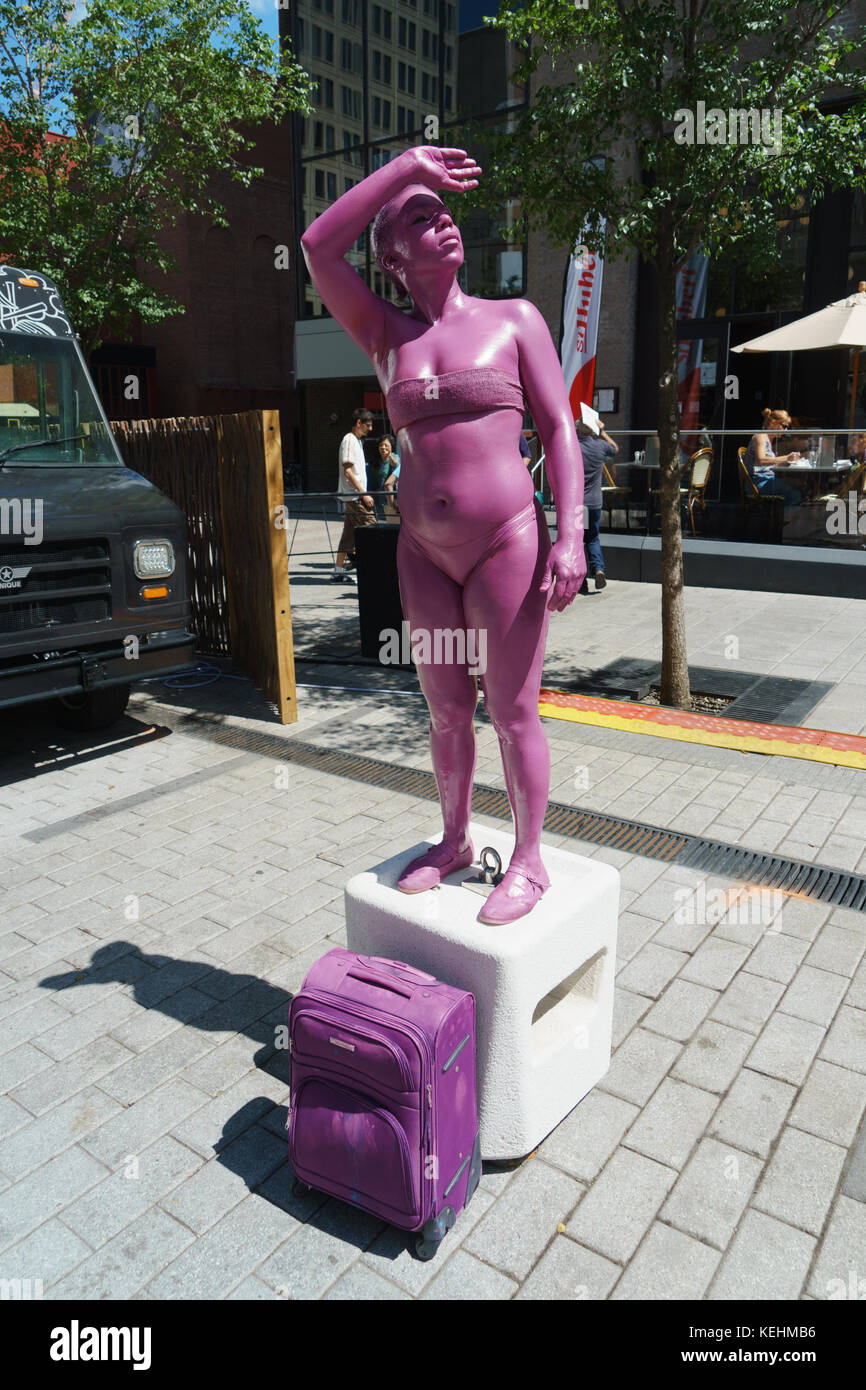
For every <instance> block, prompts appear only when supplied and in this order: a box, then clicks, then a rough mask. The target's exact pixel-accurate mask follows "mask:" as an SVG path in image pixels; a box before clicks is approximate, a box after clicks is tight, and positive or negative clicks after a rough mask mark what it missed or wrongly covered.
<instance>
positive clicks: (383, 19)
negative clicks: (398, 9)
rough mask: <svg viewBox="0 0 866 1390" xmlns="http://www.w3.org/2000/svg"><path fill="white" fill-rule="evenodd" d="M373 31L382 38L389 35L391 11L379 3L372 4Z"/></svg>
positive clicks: (388, 37)
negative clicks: (384, 8)
mask: <svg viewBox="0 0 866 1390" xmlns="http://www.w3.org/2000/svg"><path fill="white" fill-rule="evenodd" d="M373 33H374V34H378V35H379V36H380V37H381V38H383V39H390V37H391V13H390V11H389V10H383V9H382V6H381V5H374V6H373Z"/></svg>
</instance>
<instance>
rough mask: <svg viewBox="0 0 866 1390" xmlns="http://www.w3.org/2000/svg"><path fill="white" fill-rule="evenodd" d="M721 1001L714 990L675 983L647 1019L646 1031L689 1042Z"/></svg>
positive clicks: (645, 1022) (677, 981)
mask: <svg viewBox="0 0 866 1390" xmlns="http://www.w3.org/2000/svg"><path fill="white" fill-rule="evenodd" d="M718 998H719V995H718V992H717V991H716V990H714V989H707V988H706V987H705V986H704V985H694V984H689V983H688V982H687V981H685V980H681V979H676V980H672V981H671V983H670V984H669V985H668V987H667V989H666V990H665V992H664V994H663V995H662V996H661V998H660V999H658V1000H657V1001H656V1003H655V1004H654V1005H653V1007H652V1008H651V1009H650V1011H649V1013H648V1014H646V1015H645V1016H644V1020H643V1022H644V1027H645V1028H648V1029H649V1030H650V1031H651V1032H653V1033H663V1034H664V1035H665V1037H668V1038H674V1039H675V1040H676V1041H677V1042H683V1043H684V1042H688V1040H689V1038H690V1037H691V1036H692V1034H693V1033H694V1031H695V1029H696V1028H698V1027H699V1026H700V1024H701V1023H702V1022H703V1020H704V1019H705V1018H706V1016H707V1014H708V1013H709V1011H710V1009H711V1008H712V1006H713V1004H714V1003H715V1002H716V1000H717V999H718Z"/></svg>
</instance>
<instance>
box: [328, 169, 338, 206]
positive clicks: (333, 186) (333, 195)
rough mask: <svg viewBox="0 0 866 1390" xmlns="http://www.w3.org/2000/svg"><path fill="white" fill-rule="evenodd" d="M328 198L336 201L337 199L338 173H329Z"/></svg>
mask: <svg viewBox="0 0 866 1390" xmlns="http://www.w3.org/2000/svg"><path fill="white" fill-rule="evenodd" d="M328 199H329V201H330V202H332V203H334V202H336V201H337V175H336V174H329V175H328Z"/></svg>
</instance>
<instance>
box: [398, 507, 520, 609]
mask: <svg viewBox="0 0 866 1390" xmlns="http://www.w3.org/2000/svg"><path fill="white" fill-rule="evenodd" d="M535 525H543V526H544V528H545V530H546V529H547V521H546V519H545V517H544V513H543V512H542V510H541V507H540V506H539V504H538V499H537V498H533V500H532V501H531V502H530V503H529V504H528V505H527V506H526V507H524V508H523V511H521V512H518V513H517V515H516V516H512V517H509V519H508V520H507V521H503V522H502V523H501V525H499V526H496V527H494V528H493V530H492V531H487V532H485V534H484V535H483V536H476V537H475V539H474V540H471V541H461V542H460V543H459V544H458V545H442V544H439V543H436V544H433V543H432V542H431V541H426V540H422V539H421V538H420V536H415V535H413V534H412V532H411V531H410V530H409V528H408V527H407V525H406V522H405V520H404V521H403V522H402V524H401V526H400V535H401V537H402V541H403V544H404V545H408V546H409V548H410V549H411V550H414V551H415V553H416V554H418V555H422V556H424V558H425V559H427V560H429V561H430V562H431V563H432V564H434V565H435V566H436V567H437V569H440V570H441V571H442V572H443V574H447V575H448V577H449V579H453V580H454V583H455V584H459V585H460V586H461V587H462V586H463V585H464V584H466V582H467V581H468V579H469V576H470V575H471V574H472V572H473V571H474V570H476V569H477V568H478V566H479V565H482V564H483V563H484V561H485V560H489V558H490V556H491V555H493V554H495V553H496V551H497V550H501V549H502V547H503V546H504V545H505V544H506V543H507V542H508V541H510V540H511V538H512V536H516V535H519V534H520V532H521V531H525V530H526V529H527V527H529V526H535Z"/></svg>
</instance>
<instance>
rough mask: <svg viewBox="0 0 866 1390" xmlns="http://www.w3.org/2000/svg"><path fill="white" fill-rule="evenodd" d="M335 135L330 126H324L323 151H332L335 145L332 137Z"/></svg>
mask: <svg viewBox="0 0 866 1390" xmlns="http://www.w3.org/2000/svg"><path fill="white" fill-rule="evenodd" d="M335 133H336V132H335V131H334V127H333V126H332V125H326V126H325V149H326V150H333V149H335V148H336V144H335V141H334V135H335Z"/></svg>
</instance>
